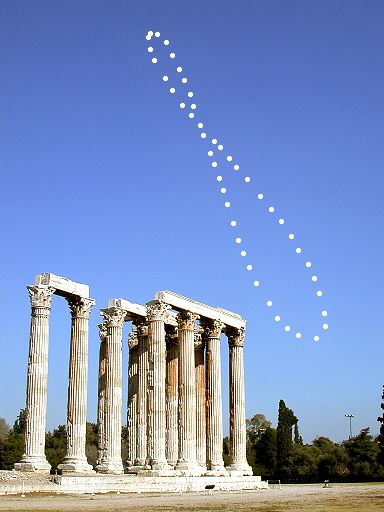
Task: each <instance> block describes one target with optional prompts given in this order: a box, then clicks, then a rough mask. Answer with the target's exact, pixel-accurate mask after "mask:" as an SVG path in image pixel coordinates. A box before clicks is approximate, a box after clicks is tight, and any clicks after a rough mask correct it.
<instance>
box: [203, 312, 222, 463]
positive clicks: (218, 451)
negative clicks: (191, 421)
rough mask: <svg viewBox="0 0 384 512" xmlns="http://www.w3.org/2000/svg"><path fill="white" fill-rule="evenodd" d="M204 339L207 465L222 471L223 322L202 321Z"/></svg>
mask: <svg viewBox="0 0 384 512" xmlns="http://www.w3.org/2000/svg"><path fill="white" fill-rule="evenodd" d="M201 324H202V327H203V328H204V336H205V341H206V386H207V466H208V469H209V470H211V471H217V472H223V471H225V469H224V461H223V418H222V394H221V362H220V335H221V332H222V330H223V328H224V324H223V323H222V322H221V321H219V320H208V319H204V320H203V321H202V323H201Z"/></svg>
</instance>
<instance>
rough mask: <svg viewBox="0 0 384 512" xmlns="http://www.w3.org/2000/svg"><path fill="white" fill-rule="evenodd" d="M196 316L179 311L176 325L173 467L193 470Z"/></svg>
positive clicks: (194, 454) (194, 449) (194, 458)
mask: <svg viewBox="0 0 384 512" xmlns="http://www.w3.org/2000/svg"><path fill="white" fill-rule="evenodd" d="M198 318H199V317H198V315H195V314H194V313H191V312H190V311H182V312H181V313H179V314H178V315H177V322H178V328H179V458H178V461H177V465H176V469H182V470H194V469H196V468H197V467H198V464H197V460H196V382H195V354H194V351H195V347H194V330H195V320H196V319H198Z"/></svg>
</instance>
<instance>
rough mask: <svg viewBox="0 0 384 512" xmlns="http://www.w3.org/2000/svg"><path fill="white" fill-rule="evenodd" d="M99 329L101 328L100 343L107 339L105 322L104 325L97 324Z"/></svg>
mask: <svg viewBox="0 0 384 512" xmlns="http://www.w3.org/2000/svg"><path fill="white" fill-rule="evenodd" d="M97 327H98V328H99V337H100V341H104V340H105V338H106V337H107V326H106V325H105V323H104V322H103V323H102V324H97Z"/></svg>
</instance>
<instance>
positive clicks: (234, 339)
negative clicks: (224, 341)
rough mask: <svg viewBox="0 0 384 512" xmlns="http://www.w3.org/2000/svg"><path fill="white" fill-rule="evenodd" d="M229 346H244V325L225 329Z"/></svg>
mask: <svg viewBox="0 0 384 512" xmlns="http://www.w3.org/2000/svg"><path fill="white" fill-rule="evenodd" d="M227 336H228V344H229V347H230V348H232V347H244V341H245V327H240V329H234V328H233V329H230V330H228V331H227Z"/></svg>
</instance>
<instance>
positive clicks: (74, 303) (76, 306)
mask: <svg viewBox="0 0 384 512" xmlns="http://www.w3.org/2000/svg"><path fill="white" fill-rule="evenodd" d="M67 301H68V305H69V309H70V310H71V316H72V318H85V319H86V320H88V318H89V315H90V313H91V309H92V306H94V305H95V302H96V301H95V300H94V299H85V298H84V297H67Z"/></svg>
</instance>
